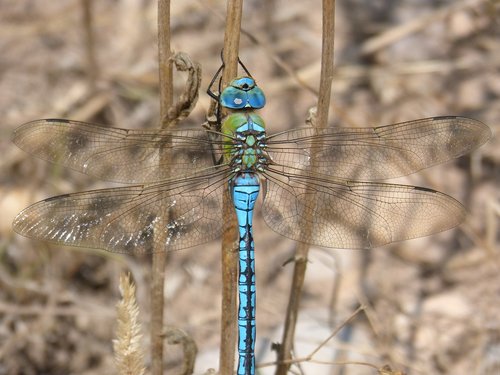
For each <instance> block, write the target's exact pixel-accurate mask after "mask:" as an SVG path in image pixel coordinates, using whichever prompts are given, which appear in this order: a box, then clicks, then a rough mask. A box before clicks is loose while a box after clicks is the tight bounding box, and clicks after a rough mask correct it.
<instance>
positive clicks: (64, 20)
mask: <svg viewBox="0 0 500 375" xmlns="http://www.w3.org/2000/svg"><path fill="white" fill-rule="evenodd" d="M95 3H96V4H95V8H97V11H96V13H95V18H94V20H93V21H94V22H93V24H94V27H95V34H94V37H93V38H94V40H95V46H94V47H95V61H96V63H97V66H92V64H91V63H90V62H91V61H92V59H91V58H89V56H88V54H89V49H88V45H87V44H86V43H87V42H86V40H88V38H86V36H85V28H84V24H85V23H84V19H83V16H82V15H83V11H82V9H81V2H80V1H76V0H75V1H65V2H44V3H43V5H42V3H41V2H29V1H17V2H4V3H2V4H0V10H1V12H0V20H1V22H0V35H2V38H1V39H0V43H1V47H2V48H1V50H2V51H3V52H2V55H1V57H0V67H1V68H2V73H3V74H2V76H1V77H2V79H1V80H0V113H1V115H2V117H1V118H2V124H3V126H2V128H1V129H0V148H1V149H2V151H3V153H2V154H3V155H2V156H3V157H2V159H1V161H0V168H1V172H2V173H1V176H2V178H1V180H0V189H1V190H0V198H1V199H0V208H1V211H2V215H1V217H0V241H1V242H0V243H1V244H2V245H3V246H2V247H1V249H2V252H1V253H0V254H1V257H0V317H1V318H0V373H5V374H39V373H50V374H68V373H74V374H110V373H115V372H116V370H115V364H114V360H113V353H112V344H111V340H112V338H113V327H114V325H115V324H116V316H115V311H114V306H115V304H116V301H118V299H119V293H118V279H119V274H120V272H121V271H122V270H124V269H130V270H131V272H132V274H133V276H134V280H136V282H137V288H138V292H137V298H138V303H139V305H140V309H141V311H142V312H143V314H145V315H143V316H144V317H147V316H149V315H148V310H149V296H148V294H147V291H148V288H147V287H146V286H147V285H148V283H149V276H150V275H149V270H150V264H149V258H148V257H144V258H142V259H139V258H125V257H122V256H116V255H114V254H108V253H102V252H95V251H94V252H92V253H89V252H82V251H81V250H78V251H76V250H73V249H68V248H61V247H57V246H52V245H46V244H41V243H36V242H34V241H30V240H27V239H24V238H20V237H18V236H16V235H14V234H13V233H12V231H11V228H10V222H11V220H12V218H13V217H14V215H15V214H16V213H17V212H18V211H19V210H20V209H22V208H24V207H25V206H27V205H28V204H30V203H32V202H34V201H36V200H39V199H41V198H44V197H47V196H51V195H55V194H59V193H67V192H72V191H81V190H87V189H92V188H98V187H101V186H104V184H103V183H102V182H99V181H95V180H93V179H91V178H89V177H87V176H84V175H79V174H77V173H72V172H69V171H67V170H62V169H61V168H58V167H54V166H52V165H48V164H47V163H44V162H41V161H39V160H34V159H33V158H30V157H29V156H28V155H26V154H24V153H23V152H21V151H19V150H17V149H16V148H15V146H13V145H12V144H10V142H9V135H10V133H11V131H12V130H13V128H14V127H15V126H16V125H18V124H20V123H23V122H26V121H29V120H32V119H36V118H43V117H67V118H73V119H78V120H82V121H86V120H88V121H95V122H101V123H108V124H114V125H116V126H120V127H127V128H139V127H158V126H159V124H160V114H159V105H158V79H157V77H158V74H157V47H156V2H154V1H150V2H137V1H128V0H124V1H121V2H115V1H107V0H105V1H99V2H95ZM139 4H144V5H139ZM456 4H459V5H456ZM495 4H496V2H493V1H479V0H477V1H461V2H458V1H452V0H450V1H443V2H440V5H439V6H438V5H436V2H432V1H427V0H426V1H418V2H411V1H401V2H390V1H381V2H373V1H368V0H353V1H349V2H346V1H337V21H336V28H337V31H336V38H337V39H336V51H335V58H336V66H337V69H336V71H335V76H334V81H333V95H332V111H331V114H330V119H331V121H330V124H331V125H332V126H370V125H382V124H390V123H393V122H397V121H403V120H410V119H415V118H421V117H428V116H437V115H445V114H451V115H466V116H470V117H474V118H477V119H479V120H481V121H483V122H485V123H487V124H488V125H490V127H492V129H493V131H494V133H495V132H496V131H497V129H498V126H499V124H500V75H499V74H498V71H499V67H500V55H499V52H498V51H499V50H500V48H499V47H500V32H499V29H498V25H499V18H498V14H495V11H496V12H498V5H495ZM172 6H173V8H172V31H173V34H172V47H173V49H174V50H176V51H179V50H182V51H185V52H187V53H188V54H189V55H190V56H191V57H193V59H194V60H196V61H198V62H200V63H201V65H202V67H203V77H202V78H203V83H202V87H206V86H207V85H208V82H209V80H210V78H211V76H212V74H213V73H214V72H215V71H216V70H217V68H218V67H219V64H220V58H219V54H220V48H221V46H222V40H223V29H224V23H223V17H222V16H221V15H223V13H224V11H225V2H222V1H211V2H207V1H194V0H193V1H174V2H173V4H172ZM495 7H496V8H495ZM443 9H446V10H447V11H446V12H444V11H443ZM443 13H445V14H444V15H443ZM320 19H321V3H320V2H304V1H298V0H291V1H284V0H283V1H248V2H246V3H245V9H244V13H243V27H244V29H245V30H247V31H248V32H251V33H252V34H253V35H254V36H255V37H256V38H257V40H258V43H257V44H256V43H255V41H252V40H250V39H248V38H247V37H245V36H243V37H242V40H241V46H240V57H241V59H242V60H243V61H244V62H245V65H246V66H247V67H248V68H249V69H250V71H251V72H252V74H253V76H254V77H255V78H256V79H257V81H258V83H259V85H260V86H261V87H262V88H263V89H264V90H265V92H266V93H267V98H268V106H267V107H266V108H265V110H264V111H262V115H263V117H264V118H265V119H266V122H267V124H268V125H267V126H268V128H269V131H270V132H276V131H279V130H284V129H287V128H291V127H298V126H301V125H302V124H303V123H304V119H305V116H306V113H307V110H308V108H309V107H310V106H312V105H314V104H315V103H316V97H315V96H314V94H312V93H311V91H309V90H308V89H307V88H306V87H304V85H303V84H302V83H299V81H297V80H296V79H295V77H293V76H291V75H289V74H288V73H287V72H286V70H285V69H283V63H285V64H286V68H287V69H288V70H291V71H293V72H295V73H296V74H297V75H298V76H299V77H300V79H301V81H302V82H304V83H306V84H307V85H308V86H310V87H313V88H316V87H318V82H319V68H320V57H321V25H320V22H319V20H320ZM417 21H419V22H417ZM408 24H410V25H414V24H416V25H417V26H418V25H419V27H416V26H412V27H408ZM405 25H407V26H406V27H405ZM408 29H410V30H409V31H408ZM391 30H396V31H399V34H398V33H396V32H395V31H393V32H392V33H391ZM401 30H403V31H405V33H404V32H402V31H401ZM387 33H389V34H387ZM394 34H396V35H398V37H397V38H394V37H392V39H391V38H387V35H390V36H391V35H394ZM384 35H386V37H385V38H384V37H383V36H384ZM381 41H382V42H381ZM376 42H377V43H376ZM374 45H375V46H376V47H377V48H375V47H373V46H374ZM174 81H175V83H176V85H175V90H176V93H177V94H178V93H180V91H181V90H182V85H183V84H184V77H179V76H176V77H174ZM175 95H176V94H175V93H174V96H175ZM208 106H209V99H208V97H207V96H206V95H201V96H200V101H199V104H198V106H197V108H196V109H195V110H194V112H193V113H192V115H191V116H189V118H188V119H186V120H185V121H184V123H185V124H186V126H199V125H200V124H201V123H202V122H203V120H204V115H205V112H206V110H207V109H208ZM332 112H333V113H332ZM182 126H184V125H182ZM499 150H500V147H499V144H498V140H496V139H493V140H492V141H490V142H489V143H488V144H487V145H485V146H484V147H483V148H481V150H480V151H479V152H477V153H476V154H475V155H473V156H472V157H471V158H463V159H461V160H459V161H457V162H456V163H448V164H446V165H444V166H438V167H434V168H432V169H429V170H428V171H424V172H423V173H419V174H418V175H415V176H410V177H408V178H406V179H405V181H406V182H409V183H413V184H417V185H425V186H428V187H432V188H435V189H437V190H440V191H444V192H447V193H449V194H450V195H452V196H454V197H456V198H458V199H459V200H461V201H462V202H463V203H464V204H465V205H466V206H467V207H468V209H469V211H470V215H469V220H468V222H467V223H465V224H464V225H462V226H461V227H460V228H459V229H456V230H452V231H449V232H446V233H443V234H440V235H436V236H432V237H429V238H425V239H420V240H413V241H409V242H405V243H401V244H396V245H392V246H387V247H385V248H380V249H375V250H373V251H370V252H359V251H347V250H341V251H326V250H319V249H313V250H312V252H311V260H310V263H309V265H308V273H307V275H306V280H305V292H304V296H303V299H302V305H301V311H300V314H299V325H298V327H297V340H296V345H295V354H296V357H297V358H303V357H305V356H306V355H307V354H309V353H311V352H312V351H313V350H314V348H316V347H317V346H318V345H320V343H321V342H323V340H324V339H326V338H327V337H328V336H329V335H330V333H331V332H334V330H335V327H338V326H339V325H340V324H341V323H342V322H343V321H344V320H345V319H346V318H347V317H348V316H350V314H351V313H352V312H353V311H354V310H355V308H356V306H357V305H358V304H359V303H362V304H364V305H365V306H366V309H365V310H364V314H363V315H358V317H357V318H356V319H355V320H354V321H353V322H351V323H350V324H348V325H346V326H345V328H344V329H343V330H341V331H340V333H339V334H338V335H336V336H335V338H334V339H333V340H332V341H330V342H329V343H328V344H327V345H325V347H323V348H322V350H321V351H320V352H319V353H317V354H316V355H315V360H317V361H321V362H334V361H336V362H346V361H358V362H368V363H372V364H373V365H374V366H375V367H376V368H379V369H382V368H383V366H384V365H385V364H388V365H390V368H392V369H393V370H397V369H398V370H404V371H406V372H407V373H410V374H454V375H460V374H493V373H496V372H498V371H499V370H498V366H500V364H499V363H500V362H499V361H500V359H499V356H498V351H499V350H500V349H499V348H500V321H499V318H498V317H499V316H500V311H499V306H500V303H499V302H500V297H499V295H500V291H499V285H500V280H499V274H500V273H499V265H500V262H499V261H498V247H499V246H498V243H499V242H498V241H499V240H498V237H499V234H498V220H499V219H498V218H499V214H498V208H497V207H498V200H499V198H500V197H499V193H498V191H499V189H498V188H499V183H500V169H499V165H500V152H499ZM332 168H334V166H332ZM258 216H259V214H258V213H257V218H256V223H255V224H256V228H255V240H256V249H257V250H256V251H257V254H256V257H257V288H258V301H257V306H258V310H257V319H258V342H257V361H258V362H261V363H263V362H273V361H274V360H275V353H273V352H271V351H270V350H269V347H270V342H271V341H279V340H280V339H281V331H280V329H281V327H282V324H283V317H284V313H285V309H286V303H287V297H288V288H289V282H290V277H291V271H292V267H291V265H290V264H287V265H285V266H283V267H282V265H283V263H285V262H286V261H287V260H288V259H289V257H290V256H291V255H292V254H293V252H292V249H293V246H294V244H293V242H292V241H289V240H286V239H283V238H281V237H280V236H278V235H276V234H274V233H272V232H271V231H270V230H269V229H268V228H266V226H265V225H263V223H262V221H261V220H259V217H258ZM218 249H219V244H218V243H213V244H209V245H207V246H200V247H198V248H194V249H188V250H183V251H179V252H176V253H173V254H172V255H171V256H169V261H168V265H167V285H166V291H165V293H166V298H167V299H166V303H167V315H166V317H165V322H166V324H168V325H174V326H178V327H181V328H182V329H184V330H185V331H186V332H187V333H188V334H189V335H191V336H192V337H193V338H194V340H195V342H196V343H197V345H198V348H199V354H198V361H197V364H196V373H202V372H204V371H206V369H208V368H209V367H217V358H218V348H219V346H220V342H219V341H220V336H219V329H220V326H219V324H220V323H219V317H220V302H219V301H220V293H221V285H220V274H221V270H220V256H219V250H218ZM144 320H147V319H144ZM145 331H146V330H144V332H145ZM167 349H168V353H167V356H166V366H167V368H168V369H174V368H176V369H180V368H181V367H182V366H183V362H182V349H179V348H178V347H176V346H170V345H169V346H168V348H167ZM300 366H301V367H302V369H303V370H304V372H305V373H307V374H318V373H322V374H323V373H327V372H328V373H331V374H340V369H343V371H344V372H343V374H356V375H363V374H373V373H375V372H376V371H375V370H374V369H373V368H371V367H370V368H369V367H366V366H363V367H361V366H355V365H333V366H332V365H326V364H312V363H310V364H309V365H308V364H306V363H301V365H300ZM494 366H497V367H496V368H495V367H494ZM273 369H274V367H273V366H270V367H265V368H263V369H262V373H264V374H268V373H269V374H270V373H273V372H274V370H273ZM494 369H496V370H494Z"/></svg>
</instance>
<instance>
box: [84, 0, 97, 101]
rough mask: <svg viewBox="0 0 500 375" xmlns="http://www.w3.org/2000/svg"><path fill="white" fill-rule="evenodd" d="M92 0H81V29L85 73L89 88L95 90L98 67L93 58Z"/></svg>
mask: <svg viewBox="0 0 500 375" xmlns="http://www.w3.org/2000/svg"><path fill="white" fill-rule="evenodd" d="M92 3H93V0H81V4H82V10H83V28H84V35H85V36H84V37H85V53H86V55H87V56H86V57H87V73H88V76H89V83H90V88H91V89H92V91H93V90H94V89H95V86H96V80H97V77H98V74H99V73H98V65H97V60H96V57H95V38H94V27H93V13H92V5H93V4H92Z"/></svg>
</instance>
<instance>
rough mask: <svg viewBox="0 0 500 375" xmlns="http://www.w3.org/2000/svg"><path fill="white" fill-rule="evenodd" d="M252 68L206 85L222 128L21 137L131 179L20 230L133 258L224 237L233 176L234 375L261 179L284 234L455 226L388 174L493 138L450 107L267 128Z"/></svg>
mask: <svg viewBox="0 0 500 375" xmlns="http://www.w3.org/2000/svg"><path fill="white" fill-rule="evenodd" d="M245 71H246V69H245ZM246 73H247V75H245V76H241V77H239V78H236V79H234V80H233V81H232V82H231V83H230V84H229V85H228V86H227V87H225V88H224V89H223V90H219V91H221V92H220V94H217V95H216V94H214V93H212V96H213V97H215V98H216V99H217V100H218V102H219V107H220V108H221V107H224V108H225V109H227V111H228V112H229V115H228V116H227V117H226V118H225V119H223V121H222V124H221V127H220V129H218V130H209V129H190V130H163V129H155V130H129V129H118V128H108V127H103V126H99V125H95V124H90V123H84V122H77V121H72V120H62V119H45V120H36V121H33V122H29V123H26V124H24V125H21V126H20V127H19V128H17V129H16V130H15V132H14V135H13V141H14V143H15V144H16V145H18V146H19V147H20V148H21V149H23V150H25V151H27V152H29V153H32V154H33V155H35V156H37V157H40V158H42V159H45V160H48V161H50V162H54V163H57V164H62V165H64V166H67V167H69V168H72V169H75V170H77V171H80V172H83V173H86V174H88V175H91V176H95V177H97V178H99V179H103V180H107V181H113V182H121V183H124V184H126V186H124V187H118V188H109V189H101V190H93V191H86V192H81V193H73V194H64V195H59V196H56V197H52V198H48V199H45V200H43V201H41V202H38V203H35V204H33V205H31V206H30V207H28V208H26V209H25V210H23V211H22V212H21V213H19V215H18V216H17V217H16V218H15V220H14V224H13V226H14V230H15V231H16V232H18V233H19V234H21V235H23V236H27V237H31V238H35V239H39V240H45V241H51V242H56V243H59V244H63V245H72V246H83V247H90V248H100V249H105V250H108V251H112V252H120V253H126V254H138V253H149V252H152V251H153V249H164V250H165V251H172V250H179V249H184V248H188V247H192V246H195V245H199V244H203V243H205V242H208V241H210V240H213V239H215V238H217V237H218V236H220V235H221V233H222V229H223V222H224V218H223V215H222V196H223V193H224V191H225V189H227V188H228V186H229V191H230V194H231V197H232V201H233V204H234V209H235V212H236V218H237V221H238V227H239V254H240V258H239V278H238V280H239V281H238V288H239V309H238V329H239V338H238V352H239V354H238V355H239V361H238V367H237V373H238V375H253V374H254V373H255V358H254V345H255V314H256V310H255V262H254V241H253V233H252V216H253V209H254V205H255V202H256V200H257V197H258V195H259V192H260V189H261V186H265V189H264V192H265V193H264V194H263V195H264V199H263V203H262V216H263V218H264V220H265V222H266V223H267V224H268V225H269V227H271V229H273V230H274V231H276V232H277V233H279V234H281V235H283V236H285V237H288V238H291V239H293V240H296V241H300V242H304V243H308V244H312V245H317V246H323V247H331V248H350V249H368V248H372V247H376V246H381V245H384V244H388V243H391V242H394V241H401V240H406V239H410V238H415V237H421V236H427V235H429V234H432V233H437V232H440V231H444V230H447V229H450V228H452V227H455V226H456V225H458V224H460V223H461V222H462V221H463V220H464V217H465V209H464V207H463V206H462V205H461V204H460V203H459V202H458V201H456V200H455V199H453V198H451V197H449V196H448V195H445V194H443V193H440V192H437V191H434V190H431V189H428V188H422V187H415V186H405V185H397V184H390V183H383V182H380V181H381V180H385V179H389V178H394V177H398V176H405V175H408V174H411V173H414V172H416V171H418V170H421V169H423V168H427V167H429V166H432V165H435V164H438V163H443V162H446V161H448V160H451V159H453V158H455V157H458V156H461V155H463V154H466V153H468V152H470V151H472V150H474V149H476V148H478V147H479V146H481V145H482V144H483V143H485V142H486V141H487V140H488V139H489V138H490V136H491V132H490V130H489V128H488V127H487V126H486V125H484V124H483V123H481V122H479V121H476V120H472V119H469V118H465V117H453V116H447V117H433V118H427V119H420V120H414V121H408V122H402V123H398V124H393V125H388V126H379V127H373V128H326V129H316V128H312V127H304V128H299V129H295V130H288V131H284V132H281V133H277V134H273V135H267V134H266V130H265V124H264V121H263V119H262V117H260V116H259V115H258V114H257V113H256V110H258V109H260V108H262V107H263V106H264V105H265V102H266V100H265V96H264V93H263V91H262V90H261V89H260V88H259V86H257V84H256V82H255V80H254V79H253V78H252V77H251V76H250V74H249V73H248V72H247V71H246ZM212 82H213V81H212ZM209 93H210V89H209ZM214 161H215V162H214ZM155 231H162V232H163V233H165V236H163V237H162V236H155ZM160 238H163V242H162V243H157V242H158V241H160Z"/></svg>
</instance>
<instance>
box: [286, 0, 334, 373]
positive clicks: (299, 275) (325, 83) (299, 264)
mask: <svg viewBox="0 0 500 375" xmlns="http://www.w3.org/2000/svg"><path fill="white" fill-rule="evenodd" d="M334 28H335V0H323V46H322V58H321V78H320V88H319V99H318V109H317V116H316V120H315V123H316V126H317V127H318V128H324V127H326V125H327V121H328V110H329V104H330V92H331V84H332V79H333V47H334V44H333V41H334ZM318 149H320V148H318ZM318 149H316V152H317V150H318ZM311 160H317V158H315V157H314V155H311ZM311 168H312V170H314V165H312V166H311ZM305 196H311V194H305ZM309 206H310V205H307V207H309ZM311 212H312V210H311ZM311 222H312V220H307V219H305V220H304V226H303V230H304V232H306V235H305V237H306V238H307V237H308V236H307V232H308V231H311V230H312V228H311V225H307V224H308V223H311ZM308 253H309V245H307V244H305V243H299V244H298V245H297V247H296V250H295V266H294V270H293V279H292V286H291V290H290V297H289V300H288V307H287V314H286V320H285V329H284V332H283V339H282V344H281V346H280V347H279V352H278V362H279V365H278V368H277V370H276V374H277V375H286V374H287V372H288V368H289V367H290V364H289V363H287V362H286V361H287V360H290V358H291V354H292V349H293V341H294V337H295V327H296V325H297V317H298V311H299V304H300V297H301V294H302V288H303V285H304V278H305V273H306V268H307V256H308Z"/></svg>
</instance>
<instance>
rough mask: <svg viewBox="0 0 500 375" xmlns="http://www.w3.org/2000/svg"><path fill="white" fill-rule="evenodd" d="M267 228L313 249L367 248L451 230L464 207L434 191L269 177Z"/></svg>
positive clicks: (266, 199) (306, 178)
mask: <svg viewBox="0 0 500 375" xmlns="http://www.w3.org/2000/svg"><path fill="white" fill-rule="evenodd" d="M266 175H267V177H268V180H267V191H266V195H265V198H264V204H263V216H264V219H265V221H266V223H267V224H268V225H269V227H271V229H273V230H274V231H276V232H277V233H279V234H281V235H283V236H285V237H288V238H291V239H293V240H296V241H299V242H305V243H309V244H313V245H318V246H324V247H334V248H347V249H365V248H371V247H376V246H381V245H384V244H388V243H390V242H394V241H401V240H406V239H410V238H415V237H423V236H427V235H429V234H432V233H437V232H440V231H444V230H447V229H450V228H452V227H454V226H456V225H458V224H460V223H461V222H462V221H463V220H464V218H465V209H464V207H463V206H462V205H461V204H460V203H459V202H458V201H456V200H455V199H453V198H451V197H449V196H447V195H445V194H442V193H439V192H437V191H434V190H430V189H425V188H419V187H414V186H404V185H394V184H382V183H375V182H372V183H370V182H351V181H341V180H338V181H334V180H332V179H326V178H320V177H312V176H308V177H304V176H291V175H289V176H287V177H286V178H283V176H282V175H278V174H275V173H273V172H271V171H269V172H266Z"/></svg>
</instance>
